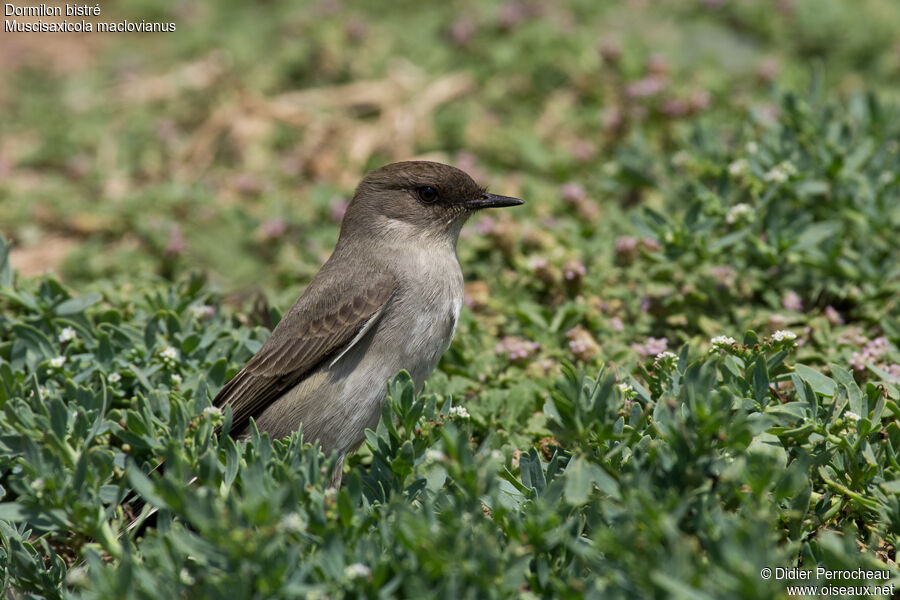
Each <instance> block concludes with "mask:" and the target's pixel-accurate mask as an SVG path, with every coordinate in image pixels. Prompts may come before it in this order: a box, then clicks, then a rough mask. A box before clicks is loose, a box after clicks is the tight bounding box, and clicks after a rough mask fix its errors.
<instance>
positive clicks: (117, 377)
mask: <svg viewBox="0 0 900 600" xmlns="http://www.w3.org/2000/svg"><path fill="white" fill-rule="evenodd" d="M106 380H107V381H108V382H110V383H119V382H120V381H122V376H121V375H119V374H118V373H110V374H109V377H107V378H106Z"/></svg>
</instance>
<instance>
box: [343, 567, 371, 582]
mask: <svg viewBox="0 0 900 600" xmlns="http://www.w3.org/2000/svg"><path fill="white" fill-rule="evenodd" d="M371 574H372V569H370V568H369V567H367V566H366V565H364V564H362V563H353V564H352V565H347V566H346V567H344V575H346V576H347V577H349V578H350V579H357V578H360V577H368V576H369V575H371Z"/></svg>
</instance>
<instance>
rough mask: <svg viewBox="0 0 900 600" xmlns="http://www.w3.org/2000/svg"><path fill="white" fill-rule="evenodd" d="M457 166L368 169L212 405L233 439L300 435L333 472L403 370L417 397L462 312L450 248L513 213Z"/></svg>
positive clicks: (371, 423) (506, 201)
mask: <svg viewBox="0 0 900 600" xmlns="http://www.w3.org/2000/svg"><path fill="white" fill-rule="evenodd" d="M519 204H522V201H521V200H519V199H517V198H509V197H506V196H497V195H494V194H489V193H487V192H486V190H485V189H484V188H482V187H479V186H478V185H477V184H476V183H475V182H474V181H473V180H472V178H471V177H469V176H468V175H467V174H466V173H464V172H463V171H460V170H459V169H456V168H454V167H451V166H448V165H444V164H440V163H434V162H424V161H411V162H400V163H395V164H391V165H387V166H385V167H382V168H380V169H378V170H376V171H372V172H371V173H369V174H368V175H366V176H365V178H364V179H363V180H362V182H361V183H360V184H359V187H358V188H357V189H356V193H355V194H354V196H353V200H352V201H351V202H350V204H349V206H348V207H347V211H346V213H345V215H344V219H343V222H342V224H341V233H340V237H339V238H338V243H337V246H336V247H335V249H334V252H333V253H332V255H331V257H330V258H329V259H328V261H327V262H326V263H325V265H324V266H323V267H322V268H321V270H320V271H319V272H318V273H317V274H316V276H315V277H314V278H313V280H312V281H311V282H310V284H309V285H308V286H307V288H306V290H305V291H304V292H303V294H302V295H301V296H300V298H298V299H297V301H296V302H295V303H294V305H293V306H292V307H291V308H290V310H289V311H288V312H287V313H286V314H285V315H284V317H283V318H282V319H281V322H279V323H278V325H277V326H276V327H275V329H274V331H272V335H271V336H270V337H269V339H268V340H267V341H266V343H265V344H263V346H262V348H260V349H259V351H258V352H257V353H256V354H255V355H254V356H253V357H252V358H251V359H250V360H249V361H248V362H247V364H245V365H244V367H243V368H242V369H241V370H240V372H238V373H237V375H235V376H234V377H233V378H232V379H231V380H230V381H229V382H228V383H226V384H225V386H224V387H223V388H222V389H221V391H220V392H219V394H218V395H217V396H216V398H215V400H214V404H215V406H217V407H220V408H224V407H225V406H231V409H232V415H233V416H232V419H233V421H232V423H233V424H232V432H233V435H235V436H236V437H238V438H242V437H246V436H247V435H248V432H249V420H250V418H251V417H252V418H253V419H255V421H256V424H257V426H258V428H259V430H260V431H264V432H268V433H269V435H270V436H272V437H276V438H279V437H283V436H287V435H289V434H290V433H291V432H293V431H295V430H297V429H298V428H299V427H300V426H301V424H302V431H303V437H304V439H305V440H307V441H312V442H316V443H318V444H319V445H320V446H321V448H322V450H323V451H324V452H325V454H330V453H331V452H333V451H336V452H337V454H338V456H339V462H338V465H337V468H336V469H335V473H334V476H333V478H332V483H334V484H339V483H340V476H341V471H342V467H343V461H344V457H345V456H346V455H347V454H348V453H350V452H352V451H354V450H355V449H356V448H357V447H358V446H359V444H360V443H361V442H362V440H363V437H364V436H363V432H364V430H365V429H366V428H374V427H375V426H376V424H377V423H378V419H379V417H380V415H381V406H382V403H383V402H384V400H385V398H386V395H387V383H388V381H389V380H390V379H391V378H392V377H393V376H394V375H396V374H397V372H398V371H400V370H401V369H405V370H406V371H408V372H409V373H410V375H411V376H412V379H413V381H414V382H415V387H416V390H417V391H418V390H420V389H421V387H422V385H423V383H424V382H425V379H426V378H427V377H428V376H429V374H431V372H432V371H433V370H434V368H435V366H437V363H438V360H439V359H440V357H441V355H442V354H443V353H444V351H445V350H447V348H448V347H449V345H450V341H451V340H452V339H453V334H454V332H455V330H456V323H457V320H458V319H459V312H460V308H461V307H462V302H463V277H462V272H461V271H460V268H459V262H458V261H457V258H456V242H457V239H458V237H459V232H460V229H461V228H462V226H463V224H464V223H465V222H466V219H468V218H469V217H470V216H471V215H472V214H473V213H474V212H475V211H478V210H480V209H483V208H493V207H504V206H516V205H519Z"/></svg>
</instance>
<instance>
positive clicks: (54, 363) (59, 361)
mask: <svg viewBox="0 0 900 600" xmlns="http://www.w3.org/2000/svg"><path fill="white" fill-rule="evenodd" d="M64 364H66V357H65V356H57V357H56V358H51V359H50V366H51V367H53V368H54V369H58V368H60V367H61V366H63V365H64Z"/></svg>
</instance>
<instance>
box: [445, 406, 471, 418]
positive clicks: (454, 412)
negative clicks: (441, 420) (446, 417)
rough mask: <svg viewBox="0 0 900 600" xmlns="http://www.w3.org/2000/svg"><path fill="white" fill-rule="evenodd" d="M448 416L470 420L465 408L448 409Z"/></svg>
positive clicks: (452, 407)
mask: <svg viewBox="0 0 900 600" xmlns="http://www.w3.org/2000/svg"><path fill="white" fill-rule="evenodd" d="M450 416H451V417H459V418H460V419H469V418H471V415H469V411H467V410H466V407H465V406H451V407H450Z"/></svg>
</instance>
